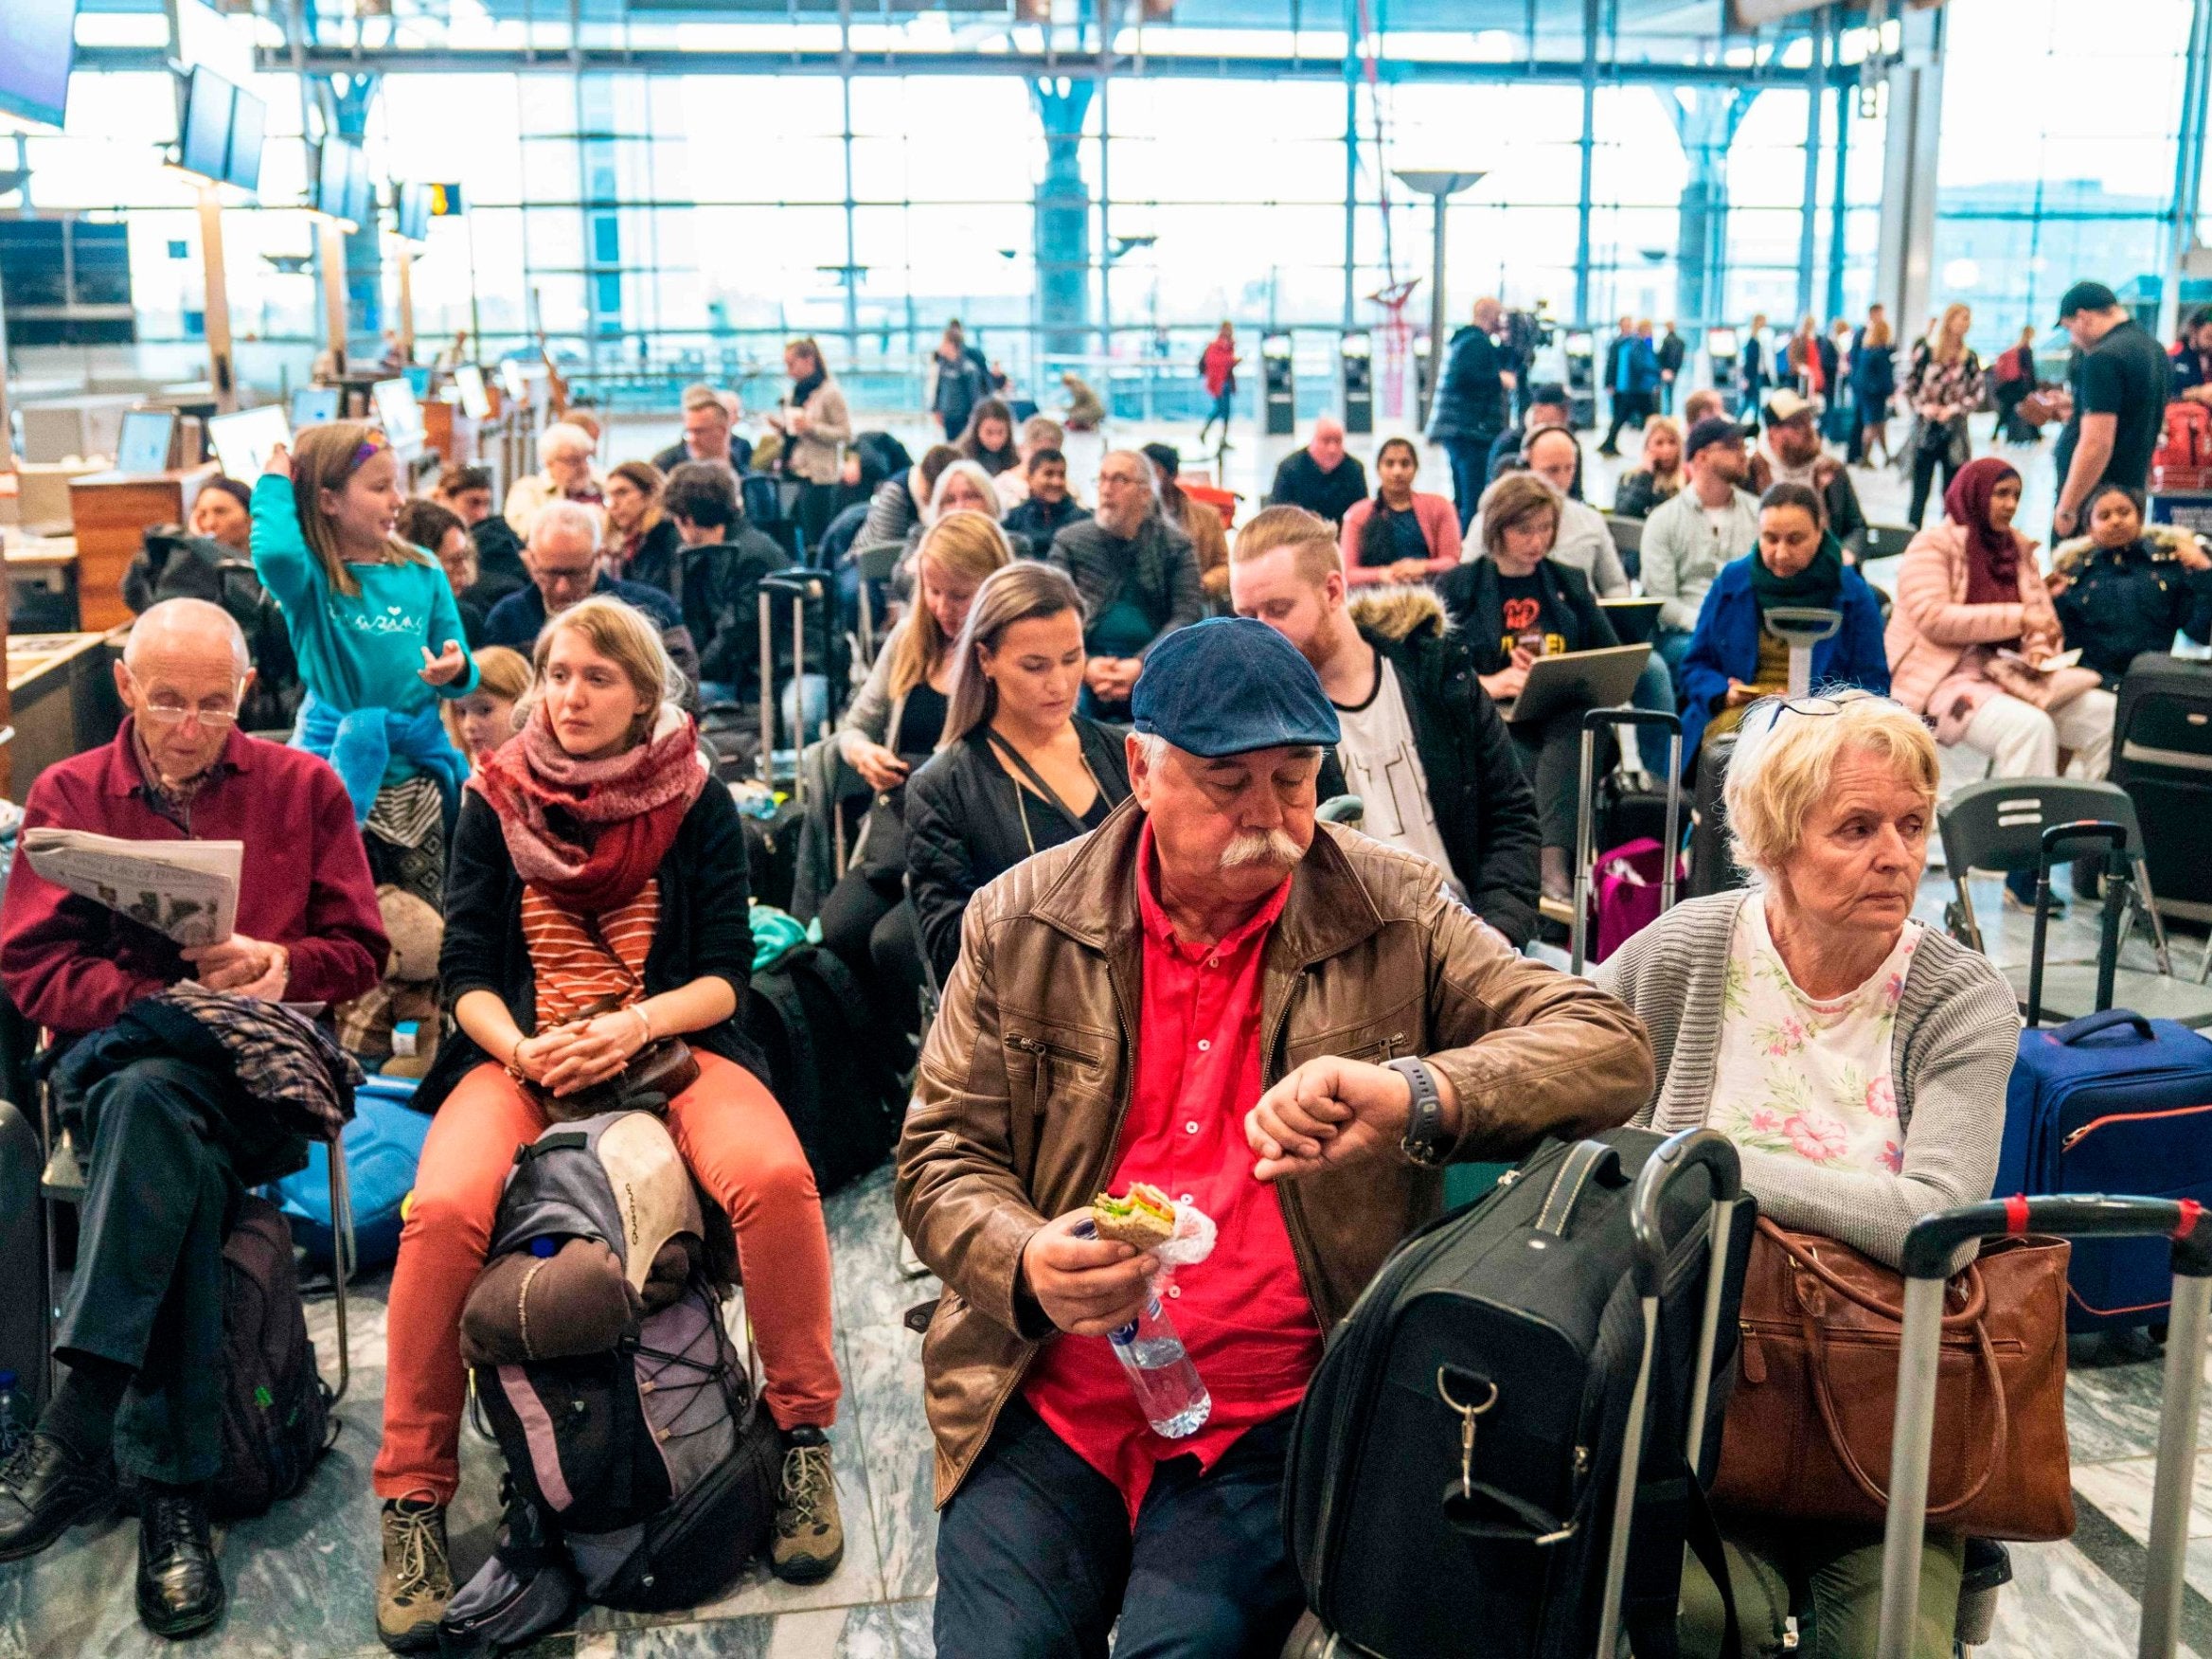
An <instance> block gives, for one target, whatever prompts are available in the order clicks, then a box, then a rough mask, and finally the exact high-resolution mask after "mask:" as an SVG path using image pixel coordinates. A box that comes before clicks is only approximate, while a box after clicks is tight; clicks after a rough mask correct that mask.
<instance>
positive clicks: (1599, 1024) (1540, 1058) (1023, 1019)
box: [898, 800, 1652, 1504]
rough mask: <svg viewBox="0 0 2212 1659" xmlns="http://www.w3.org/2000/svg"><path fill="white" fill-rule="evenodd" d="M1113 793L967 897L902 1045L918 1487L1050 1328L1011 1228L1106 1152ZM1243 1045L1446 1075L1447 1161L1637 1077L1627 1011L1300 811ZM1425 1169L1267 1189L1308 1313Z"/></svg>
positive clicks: (1618, 1110)
mask: <svg viewBox="0 0 2212 1659" xmlns="http://www.w3.org/2000/svg"><path fill="white" fill-rule="evenodd" d="M1143 823H1144V819H1143V815H1142V814H1141V813H1140V812H1138V810H1137V807H1136V803H1135V801H1134V800H1130V801H1126V802H1124V803H1123V804H1122V805H1121V807H1120V808H1119V809H1117V810H1116V811H1115V812H1114V814H1113V815H1112V816H1111V817H1109V818H1108V819H1107V820H1106V822H1105V823H1104V824H1102V825H1101V826H1099V828H1098V829H1097V831H1096V832H1095V833H1093V834H1091V835H1088V836H1085V837H1083V838H1082V839H1081V840H1079V841H1074V842H1070V843H1068V844H1067V845H1066V846H1064V847H1054V848H1052V849H1051V850H1049V851H1047V852H1043V853H1040V854H1038V855H1037V856H1036V857H1035V858H1032V859H1029V860H1027V861H1026V862H1025V863H1023V864H1020V865H1016V866H1015V867H1014V868H1013V869H1011V870H1009V871H1008V872H1007V873H1006V874H1005V875H1003V876H1001V877H999V878H998V880H996V881H995V882H993V883H990V885H989V886H988V887H986V888H984V889H983V891H982V892H980V893H978V894H977V895H976V896H975V898H974V899H973V900H972V901H970V903H969V905H968V914H967V918H966V921H965V924H964V928H963V942H962V947H961V953H960V961H959V965H958V967H957V968H955V969H954V972H953V976H952V979H951V981H950V983H949V984H948V985H947V987H946V990H945V996H944V1006H943V1008H942V1010H941V1012H940V1013H939V1014H938V1017H937V1025H936V1026H935V1027H934V1028H933V1029H932V1031H931V1032H930V1038H929V1043H928V1044H927V1046H926V1047H925V1049H924V1050H923V1053H922V1057H921V1067H920V1070H919V1073H918V1074H917V1076H916V1079H915V1092H914V1102H913V1105H912V1108H911V1110H910V1111H909V1112H908V1115H907V1118H906V1131H905V1135H904V1138H903V1139H902V1140H901V1143H900V1147H899V1179H898V1199H899V1220H900V1223H901V1226H903V1227H904V1228H905V1231H906V1236H907V1237H908V1238H909V1239H911V1240H914V1247H915V1250H916V1251H917V1253H919V1256H920V1258H921V1259H922V1260H923V1261H925V1262H926V1263H928V1264H929V1266H930V1267H931V1268H932V1269H933V1270H934V1271H935V1272H936V1273H937V1275H938V1276H939V1277H941V1278H942V1279H943V1280H944V1284H945V1291H944V1294H943V1296H942V1298H941V1299H940V1300H939V1301H938V1303H937V1314H936V1317H935V1318H934V1319H933V1320H932V1321H931V1322H930V1328H929V1335H928V1337H927V1339H926V1340H925V1341H924V1343H923V1345H922V1370H923V1373H924V1392H925V1394H926V1396H927V1404H928V1410H929V1420H930V1427H931V1429H932V1430H933V1431H934V1433H935V1435H936V1436H937V1502H938V1503H939V1504H943V1503H944V1502H946V1501H947V1500H948V1499H949V1498H951V1496H952V1495H953V1492H954V1490H955V1489H956V1488H957V1487H958V1486H959V1484H960V1482H961V1480H962V1479H963V1478H964V1477H965V1476H966V1474H967V1472H968V1470H969V1468H970V1466H971V1465H972V1464H973V1462H974V1460H975V1455H976V1454H977V1453H978V1452H980V1451H981V1450H982V1449H983V1445H984V1442H985V1441H986V1440H987V1439H989V1438H990V1431H991V1426H992V1424H993V1423H994V1422H995V1421H996V1420H997V1418H998V1414H999V1411H1000V1409H1001V1408H1002V1407H1003V1406H1004V1405H1005V1404H1006V1402H1007V1400H1008V1397H1009V1396H1010V1395H1011V1394H1012V1393H1013V1391H1014V1389H1015V1387H1016V1386H1017V1385H1018V1384H1019V1383H1020V1382H1021V1379H1022V1374H1023V1372H1024V1371H1026V1369H1027V1368H1028V1365H1029V1362H1030V1360H1031V1358H1032V1357H1033V1356H1034V1355H1035V1354H1036V1353H1037V1351H1038V1347H1039V1346H1040V1344H1041V1343H1042V1342H1044V1341H1045V1340H1047V1339H1049V1338H1050V1337H1051V1335H1052V1327H1051V1325H1050V1323H1049V1322H1048V1321H1047V1320H1046V1319H1045V1318H1044V1311H1043V1310H1042V1309H1040V1308H1039V1307H1038V1305H1037V1303H1036V1301H1035V1300H1034V1299H1033V1298H1032V1297H1031V1296H1030V1295H1029V1294H1028V1293H1027V1292H1026V1289H1023V1288H1021V1285H1020V1279H1021V1259H1022V1250H1023V1247H1024V1246H1025V1245H1026V1243H1027V1242H1028V1240H1029V1236H1030V1234H1032V1233H1034V1232H1035V1231H1036V1230H1037V1229H1038V1228H1039V1227H1041V1226H1042V1225H1044V1222H1045V1221H1046V1220H1047V1219H1049V1218H1051V1217H1054V1216H1058V1215H1062V1214H1064V1213H1066V1212H1067V1211H1069V1210H1071V1209H1075V1208H1077V1207H1078V1206H1079V1205H1081V1204H1088V1203H1089V1202H1090V1200H1091V1199H1092V1197H1093V1196H1094V1195H1095V1194H1096V1193H1097V1191H1098V1190H1099V1188H1100V1187H1101V1186H1103V1185H1104V1184H1105V1182H1106V1180H1107V1178H1108V1177H1109V1175H1110V1174H1111V1173H1112V1170H1113V1167H1114V1156H1115V1143H1116V1141H1117V1140H1118V1139H1119V1136H1120V1132H1121V1123H1122V1118H1123V1115H1125V1114H1126V1113H1127V1111H1128V1109H1129V1097H1130V1089H1131V1084H1132V1079H1133V1076H1134V1074H1135V1060H1136V1048H1135V1026H1134V1017H1135V1015H1136V1014H1137V1012H1138V1009H1139V1008H1140V1007H1141V1003H1140V999H1139V992H1138V976H1139V971H1140V968H1141V965H1142V960H1143V944H1142V936H1141V934H1140V931H1139V927H1138V922H1137V905H1136V887H1135V878H1134V866H1135V861H1136V847H1137V833H1138V830H1139V829H1141V828H1142V826H1143ZM1260 1005H1261V1008H1260V1034H1261V1038H1260V1040H1261V1044H1262V1046H1261V1050H1260V1064H1261V1068H1262V1073H1263V1076H1264V1078H1265V1080H1266V1081H1267V1082H1269V1083H1273V1082H1275V1080H1276V1079H1279V1078H1281V1077H1282V1076H1283V1075H1284V1074H1285V1073H1286V1072H1288V1071H1290V1070H1291V1069H1292V1068H1293V1067H1294V1066H1297V1065H1300V1064H1302V1063H1304V1062H1305V1061H1309V1060H1311V1059H1313V1058H1315V1057H1316V1056H1318V1055H1324V1054H1333V1055H1345V1056H1349V1057H1352V1058H1354V1059H1360V1060H1370V1061H1383V1060H1386V1059H1388V1058H1390V1057H1391V1056H1393V1055H1405V1054H1414V1055H1420V1056H1422V1057H1423V1058H1425V1059H1426V1060H1427V1061H1429V1063H1430V1064H1431V1065H1433V1066H1435V1067H1436V1069H1437V1070H1438V1071H1439V1072H1441V1073H1443V1074H1444V1075H1445V1076H1446V1077H1448V1078H1449V1079H1451V1081H1452V1085H1453V1088H1454V1091H1455V1092H1456V1093H1457V1095H1458V1097H1459V1101H1460V1104H1461V1107H1462V1114H1463V1121H1464V1125H1465V1127H1464V1129H1463V1130H1462V1133H1461V1134H1460V1138H1459V1142H1458V1145H1457V1147H1456V1148H1455V1149H1454V1158H1455V1159H1482V1158H1488V1159H1501V1158H1517V1157H1519V1156H1520V1155H1521V1154H1523V1153H1524V1152H1525V1151H1527V1150H1528V1148H1529V1147H1530V1146H1531V1145H1532V1144H1533V1143H1534V1142H1535V1141H1537V1140H1538V1139H1539V1138H1541V1137H1542V1136H1543V1135H1545V1134H1560V1135H1567V1136H1573V1135H1579V1134H1583V1133H1589V1132H1591V1131H1594V1130H1599V1129H1606V1128H1611V1127H1613V1126H1614V1125H1616V1124H1621V1123H1626V1122H1627V1121H1628V1119H1629V1117H1630V1115H1632V1113H1634V1112H1635V1111H1636V1109H1637V1108H1638V1107H1640V1106H1641V1105H1643V1103H1644V1102H1645V1101H1646V1100H1647V1099H1649V1098H1650V1093H1651V1084H1652V1076H1651V1050H1650V1044H1649V1043H1648V1042H1647V1041H1646V1039H1645V1036H1644V1028H1643V1026H1642V1025H1641V1024H1639V1023H1638V1021H1637V1020H1636V1018H1635V1016H1634V1015H1633V1014H1632V1013H1630V1012H1629V1010H1628V1009H1627V1008H1625V1007H1624V1006H1622V1005H1621V1004H1620V1003H1618V1002H1615V1001H1614V999H1613V998H1612V997H1609V996H1607V995H1605V994H1603V993H1602V992H1600V991H1598V990H1596V989H1595V988H1593V987H1592V986H1590V985H1589V984H1587V983H1586V982H1584V981H1582V980H1579V979H1573V978H1570V977H1568V976H1567V975H1566V974H1563V973H1560V972H1555V971H1553V970H1552V969H1549V968H1545V967H1542V966H1540V965H1538V964H1536V963H1533V962H1529V961H1526V960H1525V959H1523V958H1522V957H1519V956H1516V955H1515V954H1513V953H1512V950H1511V949H1510V947H1508V946H1507V944H1506V942H1505V940H1504V938H1503V937H1501V936H1500V935H1498V934H1496V933H1494V932H1492V931H1491V930H1490V928H1488V927H1486V926H1485V925H1484V924H1483V923H1481V922H1480V921H1478V920H1476V919H1475V918H1474V917H1473V916H1472V914H1471V913H1470V912H1469V911H1468V910H1467V909H1466V908H1465V907H1464V906H1462V905H1461V904H1460V903H1459V902H1458V901H1456V900H1454V899H1453V898H1452V897H1451V896H1450V894H1449V893H1448V891H1447V890H1446V889H1445V886H1444V883H1442V882H1441V881H1439V880H1438V879H1437V876H1436V869H1435V867H1434V866H1432V865H1429V864H1428V863H1427V862H1425V861H1424V860H1422V859H1419V858H1418V857H1416V856H1414V855H1413V854H1411V853H1406V852H1401V851H1399V850H1398V849H1396V848H1394V847H1386V846H1384V845H1383V844H1382V843H1381V842H1377V841H1370V840H1368V839H1366V838H1365V837H1364V836H1361V835H1358V834H1355V833H1353V832H1351V831H1349V830H1345V829H1337V828H1336V827H1334V826H1332V825H1328V824H1324V825H1321V826H1320V827H1319V829H1318V832H1317V833H1316V834H1315V836H1314V840H1313V846H1312V848H1311V850H1310V851H1309V852H1308V853H1307V855H1306V858H1305V860H1304V861H1303V862H1302V863H1301V864H1300V865H1298V868H1297V870H1296V872H1295V873H1294V874H1293V877H1292V880H1291V893H1290V898H1289V900H1288V901H1287V902H1286V903H1285V904H1284V906H1283V912H1282V917H1281V919H1280V920H1278V921H1277V922H1276V923H1275V931H1274V932H1273V934H1272V935H1271V936H1270V937H1269V938H1268V941H1267V945H1266V956H1265V960H1264V966H1263V969H1262V983H1261V991H1260ZM1442 1189H1443V1183H1442V1178H1441V1176H1439V1175H1438V1174H1437V1173H1436V1171H1435V1170H1428V1169H1420V1168H1416V1167H1415V1166H1414V1165H1412V1164H1411V1163H1409V1162H1407V1161H1405V1160H1403V1159H1400V1158H1390V1159H1378V1160H1375V1161H1373V1162H1370V1163H1367V1164H1364V1165H1361V1166H1359V1167H1356V1168H1347V1169H1338V1170H1330V1171H1328V1172H1325V1173H1321V1174H1316V1175H1311V1176H1309V1177H1306V1178H1305V1179H1303V1180H1300V1181H1298V1182H1295V1183H1292V1184H1288V1185H1285V1186H1283V1187H1282V1188H1281V1198H1282V1206H1283V1219H1284V1221H1285V1222H1287V1223H1288V1224H1289V1229H1290V1236H1291V1244H1292V1247H1293V1251H1294V1252H1295V1253H1296V1256H1297V1258H1298V1268H1299V1275H1300V1277H1301V1278H1302V1279H1303V1281H1304V1284H1305V1289H1306V1294H1307V1296H1308V1298H1309V1299H1310V1300H1311V1303H1312V1305H1313V1308H1314V1311H1315V1312H1316V1313H1317V1314H1318V1316H1319V1317H1320V1320H1321V1323H1322V1328H1323V1329H1329V1327H1330V1326H1333V1325H1334V1324H1335V1323H1336V1321H1337V1320H1339V1319H1341V1318H1342V1317H1343V1316H1344V1315H1345V1313H1346V1312H1347V1311H1348V1310H1349V1309H1350V1307H1351V1305H1352V1302H1353V1299H1354V1298H1355V1297H1357V1296H1358V1294H1359V1293H1360V1291H1361V1290H1362V1288H1364V1287H1365V1284H1366V1282H1367V1280H1368V1279H1369V1278H1370V1277H1372V1276H1373V1275H1374V1273H1375V1270H1376V1269H1377V1268H1379V1267H1380V1266H1382V1264H1383V1258H1385V1257H1386V1256H1388V1255H1389V1254H1390V1251H1391V1249H1392V1248H1393V1247H1394V1246H1395V1245H1396V1244H1397V1243H1398V1241H1399V1240H1400V1239H1401V1238H1403V1237H1404V1236H1405V1234H1406V1233H1407V1232H1408V1231H1410V1230H1411V1229H1412V1228H1413V1227H1414V1226H1416V1225H1418V1223H1420V1222H1424V1221H1426V1220H1428V1219H1429V1218H1430V1217H1432V1216H1434V1215H1435V1214H1436V1212H1437V1209H1438V1207H1439V1205H1440V1204H1441V1201H1442Z"/></svg>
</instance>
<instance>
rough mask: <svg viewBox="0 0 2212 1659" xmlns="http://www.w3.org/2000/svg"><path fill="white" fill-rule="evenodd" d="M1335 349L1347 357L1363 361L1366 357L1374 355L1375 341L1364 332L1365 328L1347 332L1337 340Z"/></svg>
mask: <svg viewBox="0 0 2212 1659" xmlns="http://www.w3.org/2000/svg"><path fill="white" fill-rule="evenodd" d="M1337 350H1338V351H1340V352H1341V353H1343V355H1344V356H1345V357H1347V359H1354V360H1357V361H1359V362H1362V363H1364V362H1365V361H1366V360H1367V359H1368V358H1370V357H1372V356H1374V354H1375V343H1374V340H1373V338H1372V337H1371V336H1370V335H1369V334H1368V333H1367V332H1366V330H1355V331H1354V332H1352V333H1349V334H1347V335H1346V336H1345V337H1344V338H1343V339H1342V340H1341V341H1339V342H1338V343H1337Z"/></svg>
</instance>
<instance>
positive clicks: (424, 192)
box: [392, 185, 430, 241]
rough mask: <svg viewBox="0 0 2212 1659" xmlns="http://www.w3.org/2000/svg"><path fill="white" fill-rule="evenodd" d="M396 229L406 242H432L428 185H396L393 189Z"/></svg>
mask: <svg viewBox="0 0 2212 1659" xmlns="http://www.w3.org/2000/svg"><path fill="white" fill-rule="evenodd" d="M392 207H393V217H394V220H395V222H396V223H395V228H396V229H397V230H398V232H399V234H400V237H401V240H402V241H429V240H430V187H429V186H428V185H394V186H393V187H392Z"/></svg>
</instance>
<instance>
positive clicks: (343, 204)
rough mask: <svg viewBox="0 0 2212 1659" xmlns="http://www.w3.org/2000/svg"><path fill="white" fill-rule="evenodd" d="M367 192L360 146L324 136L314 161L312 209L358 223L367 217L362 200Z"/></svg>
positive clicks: (365, 165) (366, 171)
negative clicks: (318, 153) (313, 205)
mask: <svg viewBox="0 0 2212 1659" xmlns="http://www.w3.org/2000/svg"><path fill="white" fill-rule="evenodd" d="M367 193H368V163H367V161H366V159H365V158H364V157H363V155H362V153H361V146H359V145H358V144H348V143H347V142H346V140H345V139H343V138H326V139H324V140H323V150H322V154H321V155H320V156H318V157H317V158H316V161H315V211H316V212H318V213H327V214H329V215H330V217H331V218H332V219H345V220H349V221H351V222H352V223H353V224H355V225H356V226H358V225H360V224H362V223H365V222H366V220H367V218H368V213H367V209H366V205H365V204H364V202H363V201H362V198H363V197H364V196H366V194H367Z"/></svg>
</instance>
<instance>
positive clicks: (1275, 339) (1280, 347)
mask: <svg viewBox="0 0 2212 1659" xmlns="http://www.w3.org/2000/svg"><path fill="white" fill-rule="evenodd" d="M1259 355H1260V356H1262V357H1280V358H1288V357H1289V356H1290V355H1291V337H1290V336H1289V335H1288V334H1262V335H1260V337H1259Z"/></svg>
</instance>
